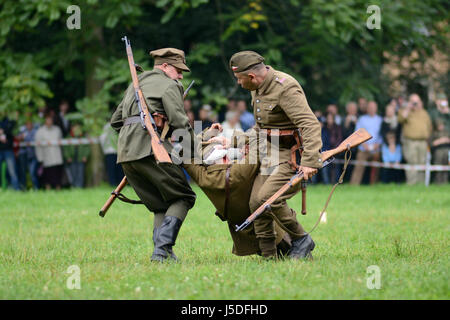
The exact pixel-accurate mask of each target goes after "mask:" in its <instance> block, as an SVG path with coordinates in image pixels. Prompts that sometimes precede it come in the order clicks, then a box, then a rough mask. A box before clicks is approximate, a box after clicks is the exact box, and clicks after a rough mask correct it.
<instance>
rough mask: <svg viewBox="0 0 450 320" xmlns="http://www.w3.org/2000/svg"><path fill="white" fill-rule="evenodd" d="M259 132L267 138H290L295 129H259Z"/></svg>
mask: <svg viewBox="0 0 450 320" xmlns="http://www.w3.org/2000/svg"><path fill="white" fill-rule="evenodd" d="M259 132H264V133H266V134H267V135H268V136H279V137H282V136H292V135H294V132H295V129H259Z"/></svg>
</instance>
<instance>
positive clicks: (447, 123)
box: [430, 93, 450, 132]
mask: <svg viewBox="0 0 450 320" xmlns="http://www.w3.org/2000/svg"><path fill="white" fill-rule="evenodd" d="M430 118H431V121H432V122H433V126H434V128H437V125H436V121H437V120H440V121H441V122H443V123H444V127H445V130H446V131H447V132H450V108H449V106H448V100H447V96H446V95H445V94H443V93H440V94H437V95H436V100H435V101H434V106H433V107H432V108H431V110H430Z"/></svg>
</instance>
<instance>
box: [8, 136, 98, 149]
mask: <svg viewBox="0 0 450 320" xmlns="http://www.w3.org/2000/svg"><path fill="white" fill-rule="evenodd" d="M96 143H100V139H99V138H97V137H94V138H70V139H61V140H55V141H32V142H31V141H30V142H20V143H19V144H18V146H19V147H36V146H70V145H80V144H96ZM15 147H17V144H15Z"/></svg>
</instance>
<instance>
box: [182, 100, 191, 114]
mask: <svg viewBox="0 0 450 320" xmlns="http://www.w3.org/2000/svg"><path fill="white" fill-rule="evenodd" d="M183 105H184V111H186V112H188V111H192V101H191V100H189V99H186V100H183Z"/></svg>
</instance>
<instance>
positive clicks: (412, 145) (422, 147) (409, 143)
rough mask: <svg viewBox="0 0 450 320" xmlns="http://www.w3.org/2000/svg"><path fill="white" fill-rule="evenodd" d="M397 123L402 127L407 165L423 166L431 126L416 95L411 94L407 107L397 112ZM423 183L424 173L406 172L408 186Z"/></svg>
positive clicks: (428, 117)
mask: <svg viewBox="0 0 450 320" xmlns="http://www.w3.org/2000/svg"><path fill="white" fill-rule="evenodd" d="M398 121H399V122H400V124H402V125H403V134H402V145H403V154H404V156H405V159H406V161H407V163H408V164H425V163H426V158H427V147H428V144H427V142H428V139H429V138H430V135H431V131H432V124H431V119H430V116H429V115H428V113H427V111H426V110H425V109H424V108H423V103H422V100H421V99H420V97H419V95H418V94H416V93H413V94H411V95H410V96H409V101H408V105H407V106H406V107H405V108H402V109H400V111H399V114H398ZM424 181H425V173H424V172H423V171H416V170H407V171H406V182H407V183H408V184H415V183H423V182H424Z"/></svg>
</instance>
